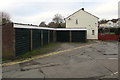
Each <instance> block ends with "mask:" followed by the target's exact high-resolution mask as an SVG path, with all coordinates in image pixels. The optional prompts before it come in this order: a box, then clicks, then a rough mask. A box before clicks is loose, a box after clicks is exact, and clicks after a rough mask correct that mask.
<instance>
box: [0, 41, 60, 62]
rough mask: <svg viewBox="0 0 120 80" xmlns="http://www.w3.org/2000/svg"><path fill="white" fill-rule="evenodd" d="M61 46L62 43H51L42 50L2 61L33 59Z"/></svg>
mask: <svg viewBox="0 0 120 80" xmlns="http://www.w3.org/2000/svg"><path fill="white" fill-rule="evenodd" d="M59 46H60V43H51V44H48V45H45V46H42V47H41V48H38V49H35V50H32V51H30V52H27V53H23V54H22V55H20V56H17V57H16V58H3V59H2V61H3V63H5V62H9V61H17V60H24V59H26V58H31V57H34V56H38V55H42V54H47V53H50V52H53V51H55V50H56V49H57V48H59Z"/></svg>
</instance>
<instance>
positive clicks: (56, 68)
mask: <svg viewBox="0 0 120 80" xmlns="http://www.w3.org/2000/svg"><path fill="white" fill-rule="evenodd" d="M84 45H87V44H83V43H82V44H81V43H63V44H62V45H61V47H60V48H58V49H57V50H56V51H60V50H64V49H69V48H71V49H72V48H75V47H78V46H84ZM117 77H118V42H99V43H98V44H97V45H93V46H90V47H86V48H80V49H76V50H72V51H69V52H63V53H61V54H56V55H52V56H47V57H44V58H40V59H36V60H32V61H29V62H24V63H21V64H15V65H11V66H7V67H3V78H117Z"/></svg>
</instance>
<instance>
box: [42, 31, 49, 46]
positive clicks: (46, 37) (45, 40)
mask: <svg viewBox="0 0 120 80" xmlns="http://www.w3.org/2000/svg"><path fill="white" fill-rule="evenodd" d="M47 44H48V30H43V45H47Z"/></svg>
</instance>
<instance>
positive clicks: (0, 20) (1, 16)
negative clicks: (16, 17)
mask: <svg viewBox="0 0 120 80" xmlns="http://www.w3.org/2000/svg"><path fill="white" fill-rule="evenodd" d="M8 22H11V21H10V15H9V14H8V13H6V12H0V24H5V23H8Z"/></svg>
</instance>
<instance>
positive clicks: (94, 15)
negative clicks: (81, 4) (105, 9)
mask: <svg viewBox="0 0 120 80" xmlns="http://www.w3.org/2000/svg"><path fill="white" fill-rule="evenodd" d="M81 10H82V11H84V12H86V13H88V14H90V15H92V14H91V13H89V12H87V11H85V10H84V8H82V9H79V10H78V11H76V12H74V13H73V14H71V15H69V16H68V17H66V18H65V19H67V18H69V17H70V16H72V15H74V14H76V13H77V12H79V11H81ZM92 16H94V17H96V18H98V17H97V16H95V15H92ZM98 19H99V18H98Z"/></svg>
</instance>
